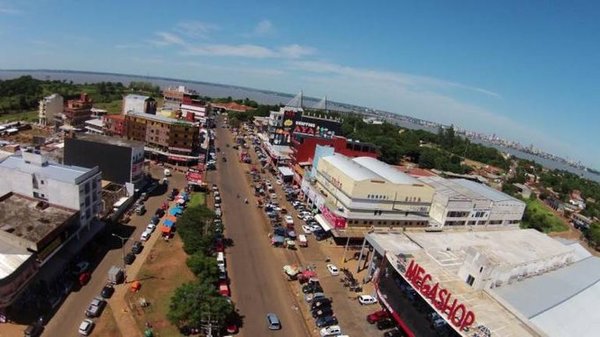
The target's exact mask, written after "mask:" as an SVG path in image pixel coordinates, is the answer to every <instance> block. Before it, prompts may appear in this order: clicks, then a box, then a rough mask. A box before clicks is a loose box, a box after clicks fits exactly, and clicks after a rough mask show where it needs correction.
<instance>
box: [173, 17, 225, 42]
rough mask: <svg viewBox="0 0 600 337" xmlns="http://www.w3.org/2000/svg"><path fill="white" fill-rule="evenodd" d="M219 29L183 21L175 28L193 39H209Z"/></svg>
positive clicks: (204, 24) (206, 24) (200, 23)
mask: <svg viewBox="0 0 600 337" xmlns="http://www.w3.org/2000/svg"><path fill="white" fill-rule="evenodd" d="M218 29H219V27H218V26H217V25H214V24H212V23H206V22H200V21H183V22H180V23H178V24H177V25H176V26H175V31H176V32H178V33H180V34H181V35H183V36H186V37H189V38H193V39H198V38H199V39H207V38H209V35H210V33H211V32H213V31H215V30H218Z"/></svg>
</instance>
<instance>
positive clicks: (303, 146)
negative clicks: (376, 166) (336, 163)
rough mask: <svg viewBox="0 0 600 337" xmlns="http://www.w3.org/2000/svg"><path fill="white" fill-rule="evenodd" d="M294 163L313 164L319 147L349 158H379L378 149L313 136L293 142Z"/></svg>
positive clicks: (356, 143)
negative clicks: (332, 150)
mask: <svg viewBox="0 0 600 337" xmlns="http://www.w3.org/2000/svg"><path fill="white" fill-rule="evenodd" d="M291 145H292V146H291V147H292V162H293V164H299V165H302V166H304V165H309V164H312V161H313V158H314V156H315V149H316V147H317V145H321V146H331V147H333V148H334V149H335V152H336V153H341V154H343V155H345V156H347V157H351V158H355V157H371V158H377V156H378V154H379V153H378V151H377V147H376V146H375V145H373V144H369V143H361V142H354V141H349V140H348V139H346V138H345V137H341V136H334V137H332V138H321V137H316V136H315V137H313V136H303V137H295V138H294V139H293V140H292V144H291Z"/></svg>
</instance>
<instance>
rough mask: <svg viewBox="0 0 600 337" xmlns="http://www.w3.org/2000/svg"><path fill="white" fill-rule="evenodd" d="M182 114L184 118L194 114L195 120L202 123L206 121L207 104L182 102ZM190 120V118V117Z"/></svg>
mask: <svg viewBox="0 0 600 337" xmlns="http://www.w3.org/2000/svg"><path fill="white" fill-rule="evenodd" d="M180 109H181V116H182V117H183V118H188V115H189V114H191V115H193V116H194V121H196V122H199V123H200V124H205V123H206V109H207V106H196V105H191V104H181V108H180ZM188 120H189V119H188Z"/></svg>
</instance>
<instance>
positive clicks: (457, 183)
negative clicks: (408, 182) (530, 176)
mask: <svg viewBox="0 0 600 337" xmlns="http://www.w3.org/2000/svg"><path fill="white" fill-rule="evenodd" d="M418 179H419V180H420V181H421V182H423V183H426V184H427V185H429V186H431V187H433V188H434V189H435V193H438V194H442V195H444V196H446V197H448V198H449V199H453V200H481V199H485V200H491V201H494V202H499V201H513V202H520V203H522V201H520V200H518V199H516V198H513V197H511V196H510V195H508V194H506V193H502V192H500V191H498V190H495V189H493V188H491V187H489V186H486V185H484V184H480V183H476V182H474V181H470V180H466V179H446V178H442V177H437V176H434V177H420V178H418Z"/></svg>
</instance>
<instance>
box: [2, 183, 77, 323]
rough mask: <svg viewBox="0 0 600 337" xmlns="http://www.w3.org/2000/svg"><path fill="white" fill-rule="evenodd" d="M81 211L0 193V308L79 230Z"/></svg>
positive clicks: (12, 299)
mask: <svg viewBox="0 0 600 337" xmlns="http://www.w3.org/2000/svg"><path fill="white" fill-rule="evenodd" d="M78 218H79V212H78V211H77V210H75V209H69V208H64V207H60V206H56V205H52V204H48V203H46V202H44V201H41V200H39V199H35V198H32V197H26V196H23V195H19V194H15V193H12V192H9V193H6V194H3V195H2V196H0V224H2V226H1V227H0V311H2V309H3V308H6V307H8V306H10V305H11V304H12V303H13V302H14V301H15V299H16V298H17V297H18V296H19V294H20V293H21V291H23V290H24V289H25V288H26V286H27V285H28V284H29V282H30V281H31V280H32V279H33V277H34V276H35V275H36V274H37V272H38V270H39V268H40V266H42V265H43V264H45V263H46V262H47V261H48V260H49V259H50V258H51V256H53V255H54V254H55V253H56V252H57V251H58V250H59V248H60V246H61V245H62V244H64V242H66V241H67V240H68V239H69V238H71V237H72V236H73V235H74V234H75V233H76V232H77V229H78V226H77V223H78Z"/></svg>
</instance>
